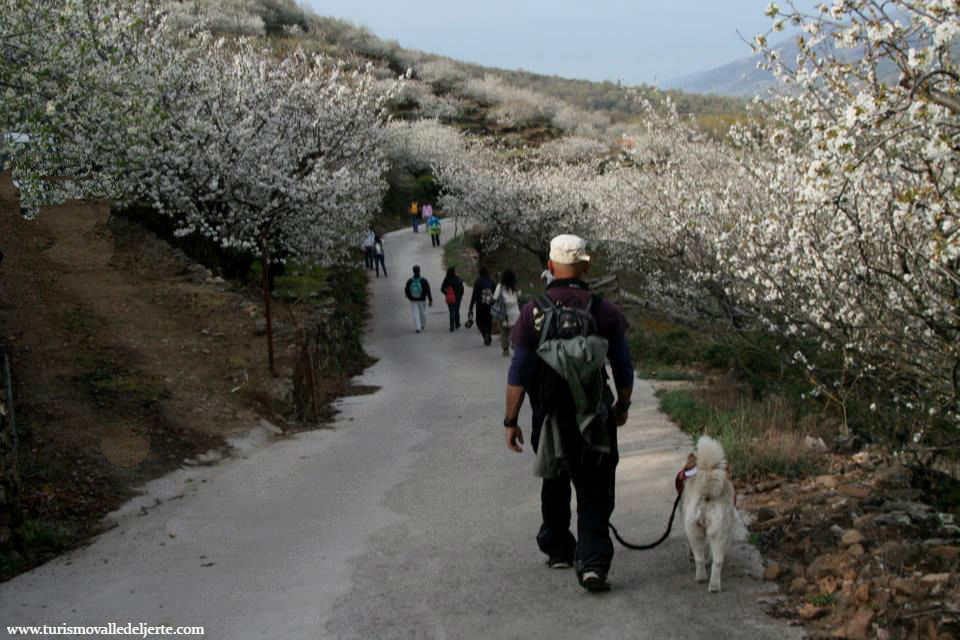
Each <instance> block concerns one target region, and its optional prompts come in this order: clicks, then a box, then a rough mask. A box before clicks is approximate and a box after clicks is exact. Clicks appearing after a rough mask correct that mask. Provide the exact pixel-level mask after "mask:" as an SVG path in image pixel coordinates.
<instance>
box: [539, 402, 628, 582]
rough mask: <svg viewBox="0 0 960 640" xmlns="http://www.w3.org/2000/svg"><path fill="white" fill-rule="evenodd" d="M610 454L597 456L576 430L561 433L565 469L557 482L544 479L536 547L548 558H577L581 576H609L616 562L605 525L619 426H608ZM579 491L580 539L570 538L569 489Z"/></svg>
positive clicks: (612, 422)
mask: <svg viewBox="0 0 960 640" xmlns="http://www.w3.org/2000/svg"><path fill="white" fill-rule="evenodd" d="M607 430H608V432H609V433H610V442H611V452H610V453H599V452H597V451H592V450H590V449H587V448H586V442H585V441H584V440H583V438H582V436H580V434H579V433H578V432H577V431H576V425H574V424H570V425H569V428H561V446H562V447H563V452H564V461H565V464H566V467H567V468H566V470H564V471H562V472H561V473H560V475H559V477H557V478H555V479H548V478H544V480H543V486H542V488H541V490H540V511H541V513H542V515H543V525H541V527H540V532H539V533H538V534H537V545H538V546H539V547H540V550H541V551H543V552H544V553H545V554H547V555H548V556H553V557H560V558H564V559H568V560H569V559H573V560H575V562H576V568H577V575H578V576H579V575H582V574H583V572H584V571H585V570H587V569H599V570H600V571H603V572H604V573H606V572H607V571H608V570H609V569H610V561H611V560H612V559H613V542H611V541H610V532H609V531H608V527H607V524H608V523H609V522H610V514H612V513H613V507H614V485H615V482H616V474H617V463H618V462H619V461H620V456H619V454H618V452H617V425H616V420H615V418H611V420H610V421H609V422H608V424H607ZM571 483H572V484H573V488H574V489H575V490H576V492H577V537H576V538H574V537H573V534H571V533H570V498H571V490H570V485H571Z"/></svg>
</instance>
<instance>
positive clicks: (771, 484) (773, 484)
mask: <svg viewBox="0 0 960 640" xmlns="http://www.w3.org/2000/svg"><path fill="white" fill-rule="evenodd" d="M782 484H783V480H767V481H766V482H761V483H760V484H758V485H757V493H766V492H767V491H773V490H774V489H776V488H778V487H780V486H781V485H782Z"/></svg>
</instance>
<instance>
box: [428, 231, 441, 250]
mask: <svg viewBox="0 0 960 640" xmlns="http://www.w3.org/2000/svg"><path fill="white" fill-rule="evenodd" d="M430 244H431V245H432V246H434V247H439V246H440V234H439V233H431V234H430Z"/></svg>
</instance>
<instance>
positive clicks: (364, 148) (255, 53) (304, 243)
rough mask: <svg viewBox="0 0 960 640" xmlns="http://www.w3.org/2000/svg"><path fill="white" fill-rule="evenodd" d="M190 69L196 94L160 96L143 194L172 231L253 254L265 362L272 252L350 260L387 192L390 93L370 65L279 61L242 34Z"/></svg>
mask: <svg viewBox="0 0 960 640" xmlns="http://www.w3.org/2000/svg"><path fill="white" fill-rule="evenodd" d="M194 73H195V75H194V79H193V83H192V88H193V91H192V92H191V93H190V94H189V95H188V96H186V97H185V99H183V100H181V101H180V102H179V103H178V104H170V105H167V108H169V109H171V110H172V112H173V114H174V117H173V118H171V119H170V121H169V130H168V135H167V136H166V141H167V144H165V145H163V146H161V147H159V149H158V150H157V152H156V153H155V155H154V161H153V163H152V165H151V166H150V171H149V173H148V175H147V176H146V178H145V181H144V184H145V193H146V195H147V196H148V197H149V199H150V200H151V201H152V202H153V203H154V204H155V205H156V206H157V207H158V208H159V209H160V210H161V211H164V212H167V213H169V214H170V215H172V216H174V217H175V218H176V219H177V220H178V222H179V224H180V230H179V231H178V233H179V234H183V235H187V234H191V233H199V234H202V235H204V236H206V237H208V238H210V239H212V240H214V241H216V242H218V243H219V244H220V245H221V246H222V247H224V248H236V249H240V250H243V251H251V252H256V253H259V254H260V257H261V264H262V265H263V295H264V303H265V307H266V313H267V327H268V330H267V333H268V346H269V355H270V366H271V370H272V369H273V347H272V331H271V329H272V327H271V324H272V322H271V312H270V294H269V279H268V271H269V265H270V264H271V262H272V256H273V255H274V254H276V253H277V252H278V251H279V252H282V254H283V255H285V256H289V257H296V258H301V259H309V260H311V261H313V262H315V263H318V264H333V263H336V262H338V261H342V260H344V259H345V258H347V256H348V254H349V251H350V249H352V248H353V246H355V242H354V240H358V239H359V237H360V236H361V234H362V232H363V229H364V228H365V225H366V224H367V222H368V220H369V219H370V217H371V215H372V213H373V212H374V211H375V210H376V209H377V207H378V206H379V203H380V200H381V198H382V196H383V192H384V190H385V186H386V185H385V182H384V180H383V178H382V174H383V172H384V170H385V160H384V134H385V130H384V126H383V125H384V122H385V120H386V115H385V111H384V105H385V103H386V101H387V100H388V99H389V97H390V96H389V95H385V94H383V93H382V92H379V91H375V90H374V89H373V87H374V84H375V83H376V79H375V77H374V76H373V75H372V73H370V69H369V68H368V69H367V70H365V71H358V70H350V69H348V68H347V67H346V66H345V63H343V62H342V61H332V60H329V59H326V58H323V57H319V56H316V57H310V56H307V55H306V54H304V53H303V52H302V51H295V52H293V53H292V54H290V55H288V56H287V57H285V58H283V59H281V60H279V61H277V60H275V59H274V58H273V57H272V55H271V54H270V53H269V52H267V51H265V50H262V49H261V48H259V47H258V46H257V45H256V44H254V43H253V42H252V41H248V40H242V41H239V42H233V43H230V42H227V41H225V40H220V41H218V42H217V43H216V45H215V46H214V47H212V48H211V49H210V50H209V52H208V53H207V55H206V56H205V58H204V60H203V64H199V65H196V67H195V72H194Z"/></svg>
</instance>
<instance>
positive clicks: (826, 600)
mask: <svg viewBox="0 0 960 640" xmlns="http://www.w3.org/2000/svg"><path fill="white" fill-rule="evenodd" d="M807 602H809V603H810V604H812V605H813V606H815V607H832V606H833V605H835V604H836V603H837V596H836V595H834V594H832V593H815V594H812V595H808V596H807Z"/></svg>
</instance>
